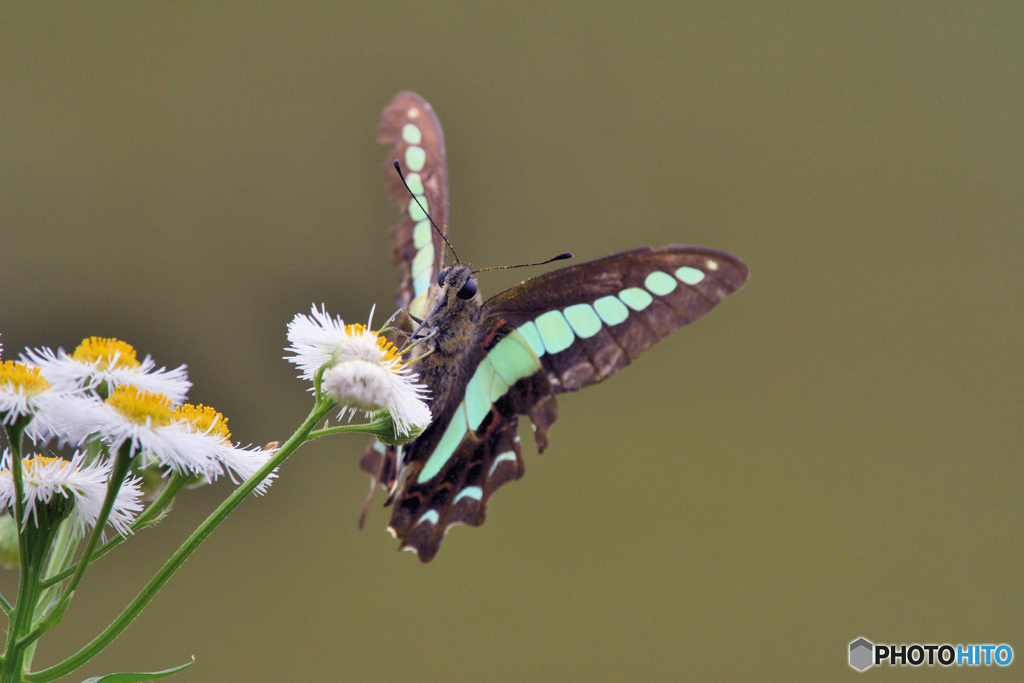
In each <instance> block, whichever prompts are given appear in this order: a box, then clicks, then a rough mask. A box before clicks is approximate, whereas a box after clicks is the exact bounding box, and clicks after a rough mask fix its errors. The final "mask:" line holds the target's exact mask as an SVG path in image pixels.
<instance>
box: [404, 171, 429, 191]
mask: <svg viewBox="0 0 1024 683" xmlns="http://www.w3.org/2000/svg"><path fill="white" fill-rule="evenodd" d="M405 184H406V185H408V186H409V192H412V193H413V194H424V191H423V178H421V177H420V174H419V173H410V174H408V175H407V176H405Z"/></svg>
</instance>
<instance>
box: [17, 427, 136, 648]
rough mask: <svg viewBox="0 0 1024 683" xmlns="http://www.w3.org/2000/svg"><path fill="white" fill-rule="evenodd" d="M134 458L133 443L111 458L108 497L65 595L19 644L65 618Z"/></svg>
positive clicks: (31, 638)
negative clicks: (112, 462) (112, 463)
mask: <svg viewBox="0 0 1024 683" xmlns="http://www.w3.org/2000/svg"><path fill="white" fill-rule="evenodd" d="M133 457H134V454H133V453H132V442H131V441H125V442H124V443H123V444H122V445H121V447H120V448H119V449H118V450H117V455H116V456H115V457H114V465H113V467H112V468H111V470H110V481H108V482H107V495H106V497H105V498H104V499H103V507H102V508H101V509H100V514H99V517H97V518H96V526H95V527H94V528H93V530H92V534H90V535H89V541H88V542H87V543H86V544H85V550H83V551H82V558H81V559H80V560H79V561H78V567H77V568H76V569H75V573H74V574H72V576H71V580H70V581H69V582H68V585H67V586H66V587H65V588H64V592H63V593H62V594H61V596H60V599H59V600H58V601H57V604H56V605H54V607H53V609H52V610H50V612H49V614H47V615H46V616H45V617H43V618H42V619H40V621H39V624H37V625H36V627H35V628H34V629H32V631H31V632H30V633H29V634H28V635H26V636H25V637H24V638H22V640H21V641H19V643H23V644H25V645H28V644H30V643H32V642H34V641H36V640H38V639H39V637H40V636H41V635H43V634H44V633H46V632H47V631H48V630H50V629H51V628H53V627H54V626H56V625H57V624H59V623H60V620H61V619H63V618H64V612H66V611H67V609H68V605H69V604H71V598H72V596H73V595H74V593H75V589H76V588H78V584H79V583H80V582H81V580H82V577H83V576H85V570H86V568H87V567H88V566H89V562H91V561H92V552H93V550H95V549H96V544H97V543H99V540H100V536H102V535H103V528H104V527H105V526H106V525H107V518H108V517H110V511H111V510H113V509H114V503H115V502H117V492H118V491H120V490H121V484H123V483H124V478H125V477H126V476H127V475H128V470H129V469H130V468H131V465H132V459H133Z"/></svg>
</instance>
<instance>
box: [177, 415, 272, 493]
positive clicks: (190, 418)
mask: <svg viewBox="0 0 1024 683" xmlns="http://www.w3.org/2000/svg"><path fill="white" fill-rule="evenodd" d="M174 417H175V419H176V420H177V421H178V422H179V424H183V425H185V426H186V428H187V429H188V430H190V431H192V432H193V433H195V434H196V435H197V436H201V437H202V438H203V439H204V440H205V441H206V442H207V443H209V444H210V445H211V447H212V448H213V449H214V452H215V455H214V458H215V460H216V462H217V463H218V464H219V466H217V467H215V468H212V469H211V470H210V471H208V472H206V476H207V477H209V478H210V479H211V480H216V479H217V477H219V476H220V475H221V474H224V472H225V470H226V471H227V474H228V476H229V477H230V478H231V481H233V482H235V483H236V484H237V483H239V480H241V481H245V480H246V479H248V478H249V477H251V476H252V475H254V474H256V472H257V471H258V470H259V469H260V468H261V467H263V466H264V465H265V464H267V461H268V460H270V458H271V456H272V455H273V454H274V451H273V450H262V449H260V448H242V447H240V446H234V445H232V443H231V432H229V431H228V428H227V423H228V419H227V418H226V417H224V416H223V415H221V414H220V413H218V412H217V411H216V410H214V409H213V408H211V407H209V406H204V405H198V406H194V405H190V404H185V405H183V406H181V407H180V408H177V409H175V411H174ZM236 476H237V477H238V478H237V479H236ZM276 478H277V470H276V469H275V470H273V471H272V472H270V474H268V475H267V476H266V478H265V479H263V481H261V482H260V483H259V484H258V485H257V486H256V488H255V489H254V490H253V493H255V494H257V495H262V494H264V493H266V490H267V487H268V486H270V484H271V481H272V480H273V479H276Z"/></svg>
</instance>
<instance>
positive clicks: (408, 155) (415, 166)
mask: <svg viewBox="0 0 1024 683" xmlns="http://www.w3.org/2000/svg"><path fill="white" fill-rule="evenodd" d="M426 163H427V153H426V152H424V151H423V148H422V147H415V146H413V147H406V148H405V166H406V168H408V169H409V170H410V171H422V170H423V165H424V164H426Z"/></svg>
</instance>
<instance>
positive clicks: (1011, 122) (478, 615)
mask: <svg viewBox="0 0 1024 683" xmlns="http://www.w3.org/2000/svg"><path fill="white" fill-rule="evenodd" d="M0 22H2V25H3V27H4V30H3V40H2V41H0V60H2V61H0V63H2V64H3V67H2V76H0V84H2V99H0V333H2V337H0V340H2V343H3V346H4V352H3V353H4V358H7V359H10V358H13V357H16V355H17V353H18V352H19V351H20V350H21V349H23V348H24V347H25V346H41V345H47V346H53V347H56V346H63V347H64V348H65V349H68V350H70V349H72V348H74V347H75V346H76V345H77V344H78V343H79V342H80V341H81V340H82V338H83V337H86V336H89V335H102V336H115V337H118V338H120V339H124V340H126V341H128V342H130V343H131V344H133V345H135V347H136V348H137V349H138V350H139V353H140V355H144V354H152V355H153V357H154V358H155V359H156V360H157V361H158V364H160V365H167V366H169V367H173V366H177V365H179V364H182V363H185V364H187V365H188V367H189V372H190V376H191V379H192V381H193V382H194V384H195V386H194V388H193V390H192V393H191V399H192V400H193V401H194V402H197V403H198V402H202V403H206V404H211V405H214V406H216V407H217V408H218V409H219V410H221V411H222V412H223V413H224V414H225V415H227V416H228V417H229V418H230V423H229V426H230V427H231V429H232V432H233V434H234V438H236V439H238V440H240V441H241V442H243V443H256V444H263V443H266V442H268V441H271V440H281V439H284V438H286V437H287V436H288V435H289V434H290V433H291V431H292V430H293V429H294V427H295V426H296V425H298V424H299V422H300V421H301V420H302V419H303V418H304V417H305V415H306V414H307V412H308V409H309V407H310V400H309V397H308V395H307V393H306V386H305V385H304V384H303V383H301V382H299V381H298V380H296V379H295V377H294V375H295V372H294V370H293V368H292V367H291V366H290V365H289V364H287V363H286V362H284V361H283V360H282V355H283V347H284V346H285V344H286V342H285V325H286V324H287V322H288V321H289V320H290V319H291V318H292V317H293V316H294V315H295V314H296V313H297V312H307V311H308V310H309V308H310V305H311V304H314V303H315V304H318V305H319V304H321V303H323V304H325V305H326V306H327V309H328V310H329V311H331V312H333V313H335V314H339V315H341V316H343V317H344V318H345V319H346V320H347V321H348V320H354V321H363V320H365V318H366V316H367V314H368V312H369V309H370V306H371V305H372V304H377V306H378V310H380V309H386V310H388V311H390V310H391V309H392V308H393V303H392V295H393V291H394V288H395V285H396V283H397V274H396V272H395V271H394V270H393V269H392V267H391V265H390V262H389V257H388V242H387V232H386V228H387V227H388V226H389V225H391V224H392V223H394V222H395V221H396V219H397V212H396V210H395V209H394V208H393V207H391V206H390V205H389V204H388V202H387V199H386V196H385V192H384V189H383V182H382V171H381V168H382V165H383V164H384V163H385V161H386V151H385V149H384V148H383V147H379V146H378V145H377V144H375V142H374V136H375V127H376V123H377V117H378V115H379V113H380V110H381V108H382V107H383V106H384V105H385V104H386V103H387V102H388V101H389V100H390V98H391V97H392V96H393V95H394V94H395V93H396V92H398V91H399V90H402V89H406V88H408V89H414V90H417V91H418V92H420V93H421V94H423V95H424V96H425V97H426V98H427V99H428V100H429V101H430V102H431V103H432V104H433V105H434V108H435V110H436V111H437V113H438V115H439V116H440V118H441V121H442V123H443V125H444V129H445V133H446V136H447V143H448V163H449V176H450V182H451V238H452V240H453V242H454V243H455V245H456V247H457V248H458V250H459V252H460V254H461V255H463V257H464V258H466V259H468V260H469V261H471V262H472V263H474V264H475V265H477V266H486V265H499V264H508V263H521V262H524V261H530V260H538V259H543V258H547V257H549V256H551V255H553V254H556V253H558V252H561V251H564V250H571V251H574V252H575V253H576V255H577V259H578V261H585V260H589V259H592V258H597V257H601V256H605V255H607V254H610V253H613V252H616V251H621V250H624V249H630V248H633V247H637V246H642V245H655V246H658V245H663V244H668V243H673V242H683V243H695V244H703V245H707V246H712V247H716V248H719V249H725V250H728V251H731V252H734V253H735V254H737V255H739V256H741V257H742V258H744V259H745V260H746V261H747V263H748V264H749V265H750V268H751V278H750V281H749V282H748V283H747V286H746V287H745V288H744V289H743V290H742V291H741V292H739V293H738V294H736V295H734V296H732V297H730V298H729V299H728V300H726V301H725V302H724V303H723V304H722V306H720V307H719V308H718V309H716V310H715V311H714V312H713V313H712V314H711V315H709V316H707V317H706V318H703V319H701V320H700V321H699V322H697V323H695V324H694V325H692V326H691V327H689V328H686V329H684V330H683V331H681V332H679V333H678V334H676V335H674V336H672V337H670V338H669V339H667V340H665V341H663V342H662V343H660V344H659V345H657V346H656V347H654V348H653V349H652V350H650V351H649V352H648V353H647V354H646V355H645V356H644V357H643V358H642V359H640V360H639V361H638V362H636V363H635V364H634V365H633V366H631V367H630V368H628V369H627V370H625V371H623V372H622V373H620V374H619V375H617V376H616V377H614V378H613V379H611V380H610V381H608V382H606V383H604V384H601V385H599V386H596V387H592V388H590V389H588V390H587V391H584V392H582V393H580V394H575V395H569V396H565V397H562V398H561V399H560V401H559V404H560V418H559V421H558V423H557V424H556V425H555V427H554V429H553V431H552V445H551V447H550V449H549V450H548V451H547V452H546V453H545V454H544V455H543V456H537V454H536V452H535V450H534V449H533V446H532V439H527V438H524V443H525V442H529V444H528V445H527V446H526V450H525V454H526V459H527V475H526V477H525V478H524V479H523V480H522V481H520V482H518V483H516V484H513V485H510V486H508V487H506V488H504V489H502V491H501V492H500V493H499V494H498V495H497V496H496V497H495V499H494V500H493V501H492V504H491V506H490V511H489V514H488V521H487V524H486V525H484V526H483V527H481V528H480V529H469V528H466V527H461V528H457V529H455V530H453V531H452V533H451V534H449V536H448V538H447V540H446V541H445V543H444V545H443V546H442V549H441V552H440V554H439V556H438V558H437V559H436V560H435V561H434V562H433V563H432V564H429V565H421V564H420V563H419V562H418V561H417V560H416V558H415V557H414V556H412V555H411V554H408V553H398V552H396V548H397V543H396V542H395V541H393V540H392V539H391V537H390V536H389V535H387V534H386V533H385V532H384V527H385V525H386V522H387V520H388V516H389V512H390V511H389V510H387V511H386V510H383V509H381V508H380V507H379V504H380V502H381V499H380V498H378V500H377V505H375V506H374V508H373V510H372V512H371V514H370V518H369V521H368V523H367V529H366V530H365V531H363V532H359V531H357V529H356V517H357V515H358V513H359V509H360V506H361V504H362V501H363V496H364V494H365V492H366V489H367V479H366V477H365V476H364V475H363V474H362V473H361V472H359V471H358V467H357V462H358V458H359V455H360V453H361V451H362V449H363V447H364V445H365V443H366V439H365V438H363V437H361V436H352V437H348V438H334V439H330V440H326V441H323V442H318V443H315V444H311V445H308V446H306V447H303V448H302V449H301V450H300V451H298V452H297V453H296V454H295V455H294V456H293V457H292V458H291V459H289V460H288V461H287V462H286V463H285V465H284V467H283V469H282V472H281V477H280V479H279V480H278V481H277V482H276V483H275V484H274V485H273V487H272V488H271V489H270V491H269V493H268V494H267V495H266V496H265V497H264V498H261V499H255V498H252V499H250V500H248V501H247V502H246V503H244V504H243V505H242V506H241V507H240V508H239V509H238V510H237V511H236V513H235V514H233V515H232V516H231V517H230V518H229V519H228V521H227V522H226V523H225V524H223V525H222V526H221V527H219V528H218V529H217V530H216V532H215V533H214V534H213V536H212V537H211V538H210V539H209V540H208V541H207V542H206V543H205V544H204V545H203V546H202V547H201V548H200V550H199V551H198V552H197V553H196V554H195V555H194V556H193V557H192V559H191V560H190V561H189V562H188V563H186V564H185V566H184V567H183V568H182V569H181V570H180V571H179V572H178V573H177V575H176V576H174V578H173V579H172V580H171V582H170V583H169V584H168V585H167V586H166V588H165V589H164V590H163V591H162V593H161V594H160V595H159V597H158V598H157V599H156V600H155V601H154V602H153V603H152V604H151V605H150V607H149V608H148V609H147V610H146V611H145V612H144V613H143V615H142V616H141V617H140V618H139V619H138V620H137V621H136V622H135V623H134V624H133V625H132V626H131V627H130V628H129V629H128V630H127V631H126V632H125V633H124V634H123V635H122V636H121V637H120V638H119V639H118V640H117V641H116V642H115V644H114V645H113V646H112V647H111V648H110V649H108V650H107V651H106V652H104V653H103V654H102V655H101V656H99V657H97V658H96V659H94V660H93V661H92V662H91V663H90V664H89V665H88V667H87V668H86V669H84V670H82V671H81V672H80V673H79V674H76V675H75V676H73V677H72V678H73V679H74V680H81V679H82V678H84V677H86V676H88V675H98V674H102V673H108V672H111V671H126V670H127V671H132V670H144V671H153V670H157V669H161V668H166V667H170V666H173V665H176V664H179V663H181V662H184V661H187V660H188V658H189V656H190V655H193V654H194V655H195V656H196V658H197V662H196V664H195V665H194V666H193V667H192V668H191V669H190V670H188V671H187V672H185V673H182V674H180V675H178V676H177V678H176V679H175V680H182V681H196V682H199V681H203V682H205V681H230V680H255V681H270V680H274V681H282V680H339V681H349V680H373V679H381V678H391V677H398V678H402V679H411V680H418V681H444V680H452V679H458V680H466V681H478V680H479V681H524V680H550V681H561V680H581V679H585V680H593V681H621V680H651V681H654V680H659V681H660V680H688V679H696V680H722V681H728V680H751V679H773V680H777V679H783V678H784V679H786V680H794V681H797V680H799V681H812V680H813V681H820V680H835V679H837V678H839V677H845V676H850V677H852V676H855V675H856V672H854V670H853V669H851V668H849V667H848V665H847V647H848V643H849V642H850V641H852V640H854V639H856V638H857V637H859V636H864V637H866V638H868V639H869V640H871V641H874V642H876V643H914V642H918V643H944V642H950V643H1008V644H1010V645H1011V646H1012V647H1014V648H1015V651H1016V653H1017V659H1020V658H1022V657H1024V626H1022V624H1024V621H1022V618H1021V617H1022V602H1024V587H1022V581H1021V570H1020V568H1021V565H1022V563H1024V551H1022V543H1021V541H1022V535H1021V525H1022V522H1024V520H1022V516H1024V503H1022V488H1024V471H1022V465H1021V456H1022V454H1024V453H1022V446H1021V444H1022V438H1021V437H1022V436H1024V434H1022V431H1024V430H1022V425H1024V420H1022V417H1024V414H1022V413H1024V411H1022V404H1024V402H1022V400H1021V380H1022V363H1021V361H1022V357H1021V343H1022V341H1024V320H1022V318H1024V286H1022V285H1024V277H1022V274H1024V271H1022V268H1021V262H1022V257H1024V231H1022V227H1024V182H1022V181H1024V164H1022V159H1024V126H1022V121H1024V118H1022V114H1024V88H1022V87H1021V84H1022V83H1024V41H1022V40H1021V32H1020V30H1021V26H1022V25H1024V5H1022V4H1021V3H998V2H989V3H976V4H968V3H947V4H940V3H917V4H915V5H909V4H904V3H855V4H852V5H849V6H847V7H845V8H842V7H838V6H835V5H832V6H829V7H827V8H823V7H820V6H817V5H812V4H799V3H798V4H785V5H783V4H774V3H773V4H772V5H771V7H765V6H758V5H749V4H728V3H707V4H704V5H700V6H686V7H684V6H681V5H677V4H674V3H643V2H641V3H639V4H636V3H629V4H626V3H602V4H599V5H587V6H583V5H575V6H573V5H571V4H570V5H565V6H562V7H557V6H552V5H551V3H546V2H544V3H515V4H497V3H495V4H490V5H486V6H483V5H480V4H478V3H451V4H443V5H427V4H423V3H388V4H387V6H386V7H385V6H381V5H379V4H376V3H373V4H371V3H366V4H362V5H359V6H356V5H355V4H354V3H323V4H316V5H313V4H305V5H301V6H300V5H297V4H291V5H287V6H271V5H270V4H269V3H259V4H254V3H228V2H223V3H217V4H208V5H204V6H199V5H185V4H174V5H171V4H160V5H150V4H147V5H139V4H131V5H126V4H116V5H115V4H109V5H90V6H88V7H86V6H84V5H79V4H75V5H61V6H60V7H59V8H56V7H54V6H52V5H29V4H25V5H17V6H14V5H11V4H6V5H5V6H4V7H3V8H2V9H0ZM542 270H543V269H537V271H536V272H535V273H533V274H537V273H539V272H541V271H542ZM524 276H526V274H525V273H524V272H523V271H517V272H513V273H490V274H488V275H487V276H485V277H482V278H481V283H480V287H481V291H482V292H483V293H484V294H485V296H487V295H489V294H493V293H496V292H498V291H500V290H501V289H503V288H504V287H507V286H509V285H511V284H513V283H514V282H516V281H517V280H518V279H520V278H521V277H524ZM379 319H382V318H379ZM527 433H528V431H527ZM524 436H525V434H524ZM229 491H230V487H229V485H228V484H226V483H225V482H221V483H219V484H217V485H215V486H212V487H207V488H205V489H202V490H195V491H188V492H185V493H183V494H182V495H180V496H179V498H178V502H177V505H176V507H175V510H174V513H173V514H172V515H171V517H170V518H169V519H168V520H166V521H165V522H164V523H162V524H161V525H160V526H158V527H156V528H155V529H151V530H148V531H145V532H144V533H140V534H139V535H138V536H137V537H136V538H134V539H132V541H131V542H130V543H128V544H126V545H124V546H122V547H121V548H119V549H118V550H117V552H116V553H114V554H112V555H110V556H108V557H106V558H104V559H103V560H102V561H100V562H99V563H98V564H97V565H96V566H95V567H94V569H93V570H92V571H91V572H90V573H89V574H88V575H87V577H86V580H85V581H84V583H83V585H82V586H81V588H80V589H79V591H78V594H77V595H76V598H75V601H74V603H73V604H72V608H71V610H70V612H69V613H68V615H67V617H66V618H65V621H64V623H63V624H61V626H60V627H59V628H58V629H57V630H55V631H54V632H52V635H51V636H50V637H48V638H46V639H44V640H43V641H42V646H41V648H40V651H39V654H38V655H37V657H36V668H43V667H45V666H47V665H50V664H53V663H55V662H56V661H58V659H59V658H62V657H64V656H66V655H68V654H71V653H72V652H74V651H76V650H78V649H79V648H80V647H81V646H82V645H84V644H85V643H87V642H88V641H89V640H90V639H91V638H92V637H93V636H94V635H95V633H96V632H98V631H99V630H100V629H102V628H103V627H104V626H106V625H107V624H108V623H109V622H110V620H112V619H113V618H114V617H115V616H116V615H117V614H118V613H119V612H120V610H121V609H122V608H123V607H124V606H125V605H126V604H127V602H128V601H129V600H130V598H131V597H132V596H134V595H135V592H136V591H137V590H138V589H139V588H141V587H142V585H143V584H144V583H145V582H146V581H147V580H148V579H149V577H150V576H152V574H153V573H154V572H155V571H156V570H157V569H158V568H159V566H160V565H161V564H162V563H163V561H164V560H165V559H166V558H167V557H168V556H169V555H170V554H171V553H172V552H173V551H174V550H175V549H176V548H177V547H178V545H179V544H180V543H181V542H182V540H184V538H185V537H186V536H187V535H188V533H189V532H190V531H191V530H192V529H194V528H195V526H196V525H197V524H198V523H199V522H200V521H201V520H202V519H203V518H205V516H206V515H207V514H208V513H209V512H210V511H211V510H212V509H213V508H214V507H215V506H216V505H217V504H218V503H219V502H220V501H221V500H223V498H224V497H225V496H226V495H227V494H228V492H229ZM0 587H2V590H3V592H4V594H5V595H7V596H8V597H10V596H12V595H13V594H14V593H15V592H16V581H15V575H14V573H13V572H8V573H5V574H4V575H3V577H2V578H0ZM1011 666H1012V669H1014V670H1016V669H1019V668H1021V667H1024V661H1015V662H1014V663H1013V664H1012V665H1011ZM933 673H934V674H938V675H946V676H947V677H948V676H950V675H956V674H953V673H952V672H950V671H945V670H942V671H934V672H933ZM974 673H975V674H978V675H979V677H985V676H991V677H992V678H998V680H1008V679H1009V678H1012V677H1013V676H1015V674H1014V673H1013V672H1012V671H1004V670H1001V669H997V668H996V667H993V668H991V669H987V670H978V671H974ZM870 675H872V676H877V677H879V678H880V679H886V680H888V679H894V678H897V677H905V676H906V675H907V674H906V672H904V671H902V670H899V669H888V670H878V669H876V670H873V672H872V673H871V674H870Z"/></svg>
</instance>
